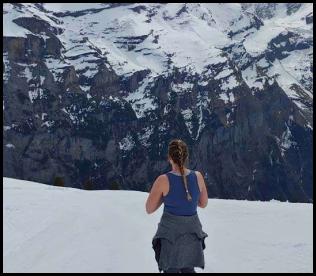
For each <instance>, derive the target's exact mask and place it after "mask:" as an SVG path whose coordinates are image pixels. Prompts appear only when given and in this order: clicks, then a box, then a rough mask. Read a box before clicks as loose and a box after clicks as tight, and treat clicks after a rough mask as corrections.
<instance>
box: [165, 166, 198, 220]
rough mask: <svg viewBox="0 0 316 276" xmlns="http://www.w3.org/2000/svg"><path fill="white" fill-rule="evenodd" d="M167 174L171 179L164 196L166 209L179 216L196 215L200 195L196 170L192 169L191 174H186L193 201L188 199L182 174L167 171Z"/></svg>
mask: <svg viewBox="0 0 316 276" xmlns="http://www.w3.org/2000/svg"><path fill="white" fill-rule="evenodd" d="M166 175H167V177H168V180H169V192H168V194H167V195H166V196H163V202H164V211H167V212H169V213H171V214H173V215H178V216H192V215H195V214H196V213H197V205H198V201H199V197H200V188H199V185H198V180H197V176H196V174H195V171H192V170H190V172H189V174H187V175H186V178H187V182H188V190H189V192H190V194H191V197H192V201H188V200H187V193H186V191H185V186H184V183H183V178H182V176H181V175H176V174H174V173H172V172H167V173H166Z"/></svg>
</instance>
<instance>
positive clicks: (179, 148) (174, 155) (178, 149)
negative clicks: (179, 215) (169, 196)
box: [168, 139, 192, 201]
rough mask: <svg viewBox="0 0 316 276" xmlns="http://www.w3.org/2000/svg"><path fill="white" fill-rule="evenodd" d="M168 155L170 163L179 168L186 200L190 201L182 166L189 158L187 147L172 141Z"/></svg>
mask: <svg viewBox="0 0 316 276" xmlns="http://www.w3.org/2000/svg"><path fill="white" fill-rule="evenodd" d="M168 155H169V157H170V158H171V159H172V161H173V162H174V163H175V164H177V165H178V166H179V169H180V173H181V176H182V179H183V183H184V188H185V191H186V194H187V200H188V201H191V200H192V196H191V194H190V191H189V189H188V181H187V177H186V176H185V175H184V164H185V162H186V161H187V159H188V157H189V151H188V146H187V145H186V143H185V142H184V141H182V140H180V139H174V140H172V141H171V142H170V143H169V147H168Z"/></svg>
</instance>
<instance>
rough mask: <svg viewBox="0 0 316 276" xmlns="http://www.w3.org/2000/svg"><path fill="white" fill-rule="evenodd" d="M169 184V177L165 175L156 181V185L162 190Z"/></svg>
mask: <svg viewBox="0 0 316 276" xmlns="http://www.w3.org/2000/svg"><path fill="white" fill-rule="evenodd" d="M167 183H168V177H167V175H165V174H161V175H159V176H158V177H157V178H156V181H155V184H156V185H157V186H158V187H159V188H161V189H164V188H165V186H166V184H167Z"/></svg>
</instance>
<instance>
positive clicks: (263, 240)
mask: <svg viewBox="0 0 316 276" xmlns="http://www.w3.org/2000/svg"><path fill="white" fill-rule="evenodd" d="M3 180H4V181H3V182H4V184H3V272H4V273H11V272H23V273H26V272H29V273H32V272H33V273H37V272H43V273H52V272H56V273H59V272H78V273H83V272H91V273H103V272H114V273H120V272H130V273H137V272H138V273H144V272H149V273H158V272H159V271H158V267H157V263H156V261H155V254H154V250H153V249H152V245H151V240H152V238H153V236H154V235H155V232H156V231H157V225H158V223H159V220H160V217H161V215H162V206H161V207H160V209H158V210H157V211H156V212H155V213H153V214H151V215H148V214H147V213H146V211H145V201H146V199H147V196H148V193H144V192H137V191H85V190H80V189H74V188H63V187H52V186H49V185H44V184H41V183H35V182H30V181H24V180H17V179H11V178H6V177H5V178H3ZM198 214H199V218H200V221H201V223H202V227H203V230H204V231H205V232H206V233H207V234H208V237H207V238H206V239H205V245H206V248H205V250H204V258H205V268H204V270H202V269H200V268H196V271H197V272H206V273H207V272H220V273H225V272H234V273H236V272H237V273H243V272H254V273H256V272H257V273H259V272H280V273H282V272H283V273H284V272H290V273H293V272H313V226H312V224H313V205H312V204H307V203H288V202H279V201H275V200H274V201H270V202H253V201H237V200H222V199H209V202H208V205H207V207H206V208H205V209H201V208H198ZM232 229H234V230H233V231H232ZM140 231H141V235H140ZM135 252H137V254H135Z"/></svg>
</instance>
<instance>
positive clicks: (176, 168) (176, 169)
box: [172, 166, 188, 174]
mask: <svg viewBox="0 0 316 276" xmlns="http://www.w3.org/2000/svg"><path fill="white" fill-rule="evenodd" d="M183 171H184V174H186V173H187V172H188V169H187V168H186V167H184V166H183ZM172 172H176V173H179V174H181V172H180V169H179V167H176V166H172Z"/></svg>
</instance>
